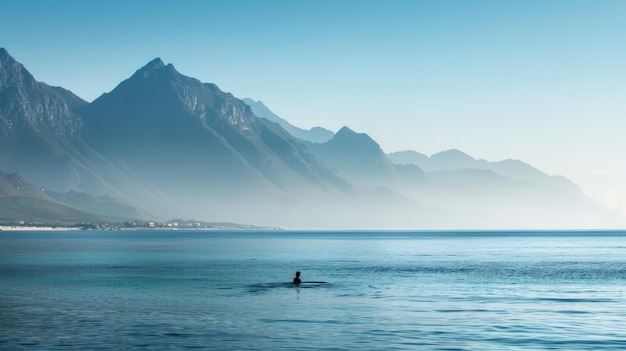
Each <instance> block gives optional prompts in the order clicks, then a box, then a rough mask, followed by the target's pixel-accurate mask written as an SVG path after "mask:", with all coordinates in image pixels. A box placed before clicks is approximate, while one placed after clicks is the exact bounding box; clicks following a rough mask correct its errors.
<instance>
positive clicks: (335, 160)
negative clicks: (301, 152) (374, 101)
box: [309, 127, 422, 185]
mask: <svg viewBox="0 0 626 351" xmlns="http://www.w3.org/2000/svg"><path fill="white" fill-rule="evenodd" d="M309 149H310V150H311V152H313V154H314V155H315V156H317V157H318V158H319V159H321V160H323V161H324V162H326V163H327V164H328V165H330V166H331V167H333V168H335V169H337V170H339V171H340V172H342V173H344V174H346V175H347V176H348V177H349V178H350V179H353V180H355V181H357V182H359V183H361V184H365V185H389V183H391V182H394V181H397V180H398V178H399V177H400V174H409V173H411V172H413V175H414V176H420V175H421V173H422V172H421V170H419V168H418V167H411V169H409V167H404V168H402V169H401V170H399V168H398V167H396V166H395V165H394V164H393V163H391V161H389V159H388V158H387V156H386V155H385V153H384V152H383V151H382V149H381V147H380V145H378V143H377V142H375V141H374V140H373V139H372V138H371V137H370V136H369V135H367V134H365V133H356V132H354V131H353V130H351V129H350V128H348V127H343V128H341V129H340V130H339V131H338V132H337V134H335V136H334V137H333V138H332V139H331V140H329V141H327V142H325V143H321V144H310V145H309Z"/></svg>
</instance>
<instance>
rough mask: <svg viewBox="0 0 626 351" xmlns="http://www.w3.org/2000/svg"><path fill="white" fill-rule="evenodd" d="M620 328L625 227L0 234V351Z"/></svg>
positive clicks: (456, 338) (621, 338)
mask: <svg viewBox="0 0 626 351" xmlns="http://www.w3.org/2000/svg"><path fill="white" fill-rule="evenodd" d="M296 270H299V271H301V272H302V280H303V281H325V282H328V284H303V285H301V286H299V287H297V286H294V285H293V284H290V283H289V282H290V281H291V279H292V278H293V275H294V273H295V271H296ZM625 326H626V232H548V233H541V232H530V233H523V232H514V233H489V232H485V233H481V232H451V233H449V232H418V233H409V232H339V233H333V232H181V231H178V232H175V231H172V232H155V231H150V232H141V231H134V232H133V231H131V232H128V231H127V232H32V233H24V232H0V349H3V350H12V349H16V350H20V349H23V350H68V349H81V350H82V349H116V350H117V349H150V350H160V349H168V350H169V349H172V350H177V349H206V350H353V349H369V350H382V349H385V350H624V349H626V327H625Z"/></svg>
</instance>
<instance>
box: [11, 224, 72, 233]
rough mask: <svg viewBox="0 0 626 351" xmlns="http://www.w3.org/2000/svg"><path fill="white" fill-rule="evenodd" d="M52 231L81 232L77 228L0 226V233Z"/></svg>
mask: <svg viewBox="0 0 626 351" xmlns="http://www.w3.org/2000/svg"><path fill="white" fill-rule="evenodd" d="M53 230H62V231H66V230H81V228H77V227H51V226H43V227H36V226H21V225H0V231H7V232H9V231H11V232H17V231H53Z"/></svg>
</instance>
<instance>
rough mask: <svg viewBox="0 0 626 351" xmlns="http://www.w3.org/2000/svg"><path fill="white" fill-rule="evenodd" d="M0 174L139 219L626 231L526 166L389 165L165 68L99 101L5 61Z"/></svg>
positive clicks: (453, 161)
mask: <svg viewBox="0 0 626 351" xmlns="http://www.w3.org/2000/svg"><path fill="white" fill-rule="evenodd" d="M0 170H3V171H4V172H6V173H2V174H3V177H4V178H6V177H8V176H9V175H11V174H13V175H12V176H13V177H19V179H24V181H27V182H29V183H32V184H36V185H35V186H33V187H34V189H40V190H37V191H34V192H29V193H26V192H24V191H22V192H20V193H15V191H13V192H10V191H9V190H7V189H10V188H11V186H13V185H10V184H13V183H5V185H4V187H5V188H6V189H5V191H4V192H2V193H0V197H2V198H3V199H5V200H4V201H9V200H7V199H13V200H10V201H13V204H16V203H17V200H15V199H17V198H22V199H23V198H27V199H33V198H37V199H39V200H42V201H48V202H51V203H56V204H58V205H61V206H69V207H71V208H74V209H76V210H82V211H85V212H90V213H96V214H99V215H109V216H112V215H114V216H118V215H120V214H125V215H126V217H130V218H140V217H141V218H155V219H168V218H176V217H180V218H197V219H199V220H207V221H225V222H239V223H250V224H256V225H264V226H284V227H289V228H310V229H318V228H325V229H378V228H382V229H409V228H413V229H415V228H417V229H426V228H440V229H442V228H461V229H463V228H464V229H474V228H494V229H495V228H608V227H620V226H622V227H623V226H624V223H625V222H624V219H623V218H622V217H620V216H618V215H616V214H614V213H612V212H610V211H608V210H607V209H605V208H603V207H601V206H599V205H598V204H596V203H594V202H593V201H591V200H590V199H589V198H587V197H586V196H585V195H584V193H583V192H582V191H580V189H579V188H578V187H577V186H576V185H575V184H574V183H572V182H571V181H569V180H567V179H566V178H564V177H551V176H548V175H546V174H544V173H543V172H541V171H539V170H537V169H535V168H533V167H531V166H530V165H528V164H526V163H523V162H521V161H515V160H506V161H501V162H488V161H484V160H476V159H473V158H472V157H470V156H468V155H466V154H464V153H462V152H461V151H458V150H449V151H445V152H442V153H439V154H435V155H432V156H430V157H429V156H426V155H423V154H419V153H417V152H415V151H406V152H401V153H392V154H385V153H384V152H383V151H382V148H381V147H380V145H379V144H378V143H376V142H375V141H374V140H373V139H371V138H370V137H369V136H368V135H367V134H365V133H357V132H354V131H353V130H351V129H350V128H348V127H344V128H342V129H341V130H339V131H338V132H337V133H333V132H331V131H329V130H327V129H324V128H322V127H316V128H312V129H310V130H304V129H301V128H298V127H295V126H293V125H291V124H290V123H289V122H287V121H286V120H284V119H282V118H281V117H279V116H277V115H276V114H274V113H273V112H272V111H271V110H270V109H269V108H268V107H266V106H265V105H264V104H263V103H261V102H259V101H255V100H252V99H243V100H242V99H238V98H236V97H235V96H233V95H232V94H230V93H227V92H223V91H221V90H220V89H219V88H218V87H217V86H216V85H214V84H210V83H202V82H200V81H198V80H197V79H194V78H191V77H188V76H185V75H183V74H181V73H179V72H178V71H177V70H176V69H175V67H174V66H173V65H171V64H165V63H164V62H163V61H162V60H161V59H158V58H157V59H154V60H152V61H150V62H149V63H147V64H146V65H145V66H144V67H141V68H140V69H138V70H137V71H136V72H135V73H134V74H133V75H132V76H131V77H129V78H128V79H126V80H124V81H123V82H121V83H120V84H119V85H118V86H117V87H116V88H114V89H113V90H112V91H110V92H108V93H105V94H103V95H101V96H100V97H99V98H97V99H96V100H94V101H93V102H91V103H89V102H86V101H84V100H82V99H81V98H80V97H78V96H76V95H74V94H73V93H72V92H70V91H68V90H66V89H63V88H60V87H51V86H49V85H47V84H45V83H42V82H39V81H37V80H36V79H35V78H34V77H33V76H32V75H31V74H30V73H29V72H28V71H27V70H26V68H24V67H23V65H21V64H20V63H19V62H17V61H16V60H15V59H14V58H13V57H11V56H10V55H9V53H8V52H7V51H6V50H5V49H0ZM16 173H17V174H19V175H17V174H16ZM14 187H15V186H14ZM0 212H1V211H0ZM0 217H2V216H1V213H0Z"/></svg>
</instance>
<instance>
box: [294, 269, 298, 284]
mask: <svg viewBox="0 0 626 351" xmlns="http://www.w3.org/2000/svg"><path fill="white" fill-rule="evenodd" d="M293 282H294V283H296V284H297V283H300V271H297V272H296V277H295V278H293Z"/></svg>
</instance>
